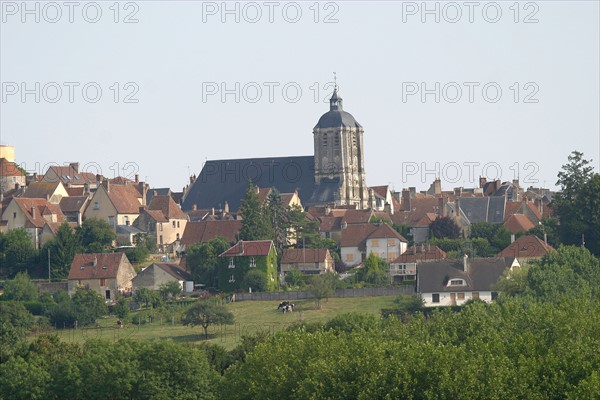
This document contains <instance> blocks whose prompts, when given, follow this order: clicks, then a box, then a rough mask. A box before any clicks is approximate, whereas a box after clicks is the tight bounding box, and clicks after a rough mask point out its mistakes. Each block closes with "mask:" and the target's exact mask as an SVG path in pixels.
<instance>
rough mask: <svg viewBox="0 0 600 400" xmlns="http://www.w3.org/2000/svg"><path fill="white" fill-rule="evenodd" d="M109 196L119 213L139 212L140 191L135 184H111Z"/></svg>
mask: <svg viewBox="0 0 600 400" xmlns="http://www.w3.org/2000/svg"><path fill="white" fill-rule="evenodd" d="M109 188H110V189H109V192H108V197H109V198H110V201H111V202H112V203H113V205H114V206H115V208H116V209H117V212H118V213H119V214H139V212H140V206H141V205H142V203H141V202H140V200H139V199H141V198H142V195H141V194H140V192H139V191H138V190H137V189H136V188H135V187H134V186H133V185H117V184H110V185H109Z"/></svg>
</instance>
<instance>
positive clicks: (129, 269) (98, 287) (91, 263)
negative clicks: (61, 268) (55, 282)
mask: <svg viewBox="0 0 600 400" xmlns="http://www.w3.org/2000/svg"><path fill="white" fill-rule="evenodd" d="M135 275H136V273H135V270H134V269H133V266H132V265H131V263H130V262H129V260H128V259H127V256H126V255H125V253H92V254H76V255H75V258H74V259H73V262H72V263H71V270H70V272H69V278H68V288H69V294H70V295H73V294H74V293H75V290H77V288H84V289H90V290H95V291H96V292H98V293H99V294H100V295H101V296H102V297H103V298H105V299H106V300H107V301H108V300H110V301H114V300H116V298H117V295H124V294H128V293H131V291H132V283H131V282H132V280H133V278H134V277H135Z"/></svg>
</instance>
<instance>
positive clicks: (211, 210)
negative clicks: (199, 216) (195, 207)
mask: <svg viewBox="0 0 600 400" xmlns="http://www.w3.org/2000/svg"><path fill="white" fill-rule="evenodd" d="M210 215H215V208H214V207H213V208H211V209H210Z"/></svg>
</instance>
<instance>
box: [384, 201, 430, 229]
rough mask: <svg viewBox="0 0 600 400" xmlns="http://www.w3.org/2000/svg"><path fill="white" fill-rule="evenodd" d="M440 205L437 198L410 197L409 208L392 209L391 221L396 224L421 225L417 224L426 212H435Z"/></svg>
mask: <svg viewBox="0 0 600 400" xmlns="http://www.w3.org/2000/svg"><path fill="white" fill-rule="evenodd" d="M439 206H440V200H439V199H438V198H435V197H433V198H424V199H411V210H410V211H403V210H402V209H401V208H400V209H399V210H394V215H392V221H394V223H395V224H398V225H410V226H422V225H418V224H419V222H421V221H422V220H423V217H424V216H426V214H427V213H435V212H436V210H437V209H438V208H439Z"/></svg>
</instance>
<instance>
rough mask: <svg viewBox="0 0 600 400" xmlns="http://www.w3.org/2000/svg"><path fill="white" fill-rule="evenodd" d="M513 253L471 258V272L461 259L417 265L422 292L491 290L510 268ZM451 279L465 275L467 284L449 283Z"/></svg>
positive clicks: (418, 280)
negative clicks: (465, 269) (510, 254)
mask: <svg viewBox="0 0 600 400" xmlns="http://www.w3.org/2000/svg"><path fill="white" fill-rule="evenodd" d="M514 259H515V258H514V257H496V258H473V259H468V261H467V262H468V265H469V267H468V272H464V271H463V261H462V260H440V261H431V262H427V263H422V264H418V265H417V282H418V285H417V286H418V287H417V291H418V292H419V293H437V292H464V291H489V290H491V289H492V286H493V285H494V284H495V283H496V282H498V279H499V278H500V276H501V275H502V273H503V272H504V271H505V270H506V269H507V268H509V267H510V266H511V265H512V263H513V261H514ZM450 279H464V280H465V282H466V283H467V286H452V287H448V286H447V284H448V281H449V280H450Z"/></svg>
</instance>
